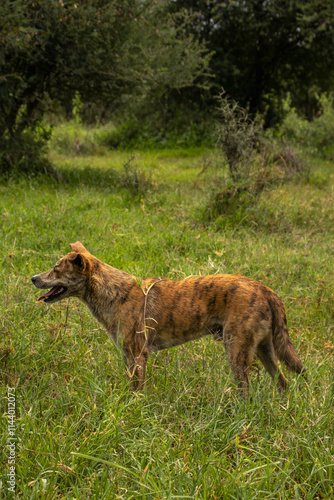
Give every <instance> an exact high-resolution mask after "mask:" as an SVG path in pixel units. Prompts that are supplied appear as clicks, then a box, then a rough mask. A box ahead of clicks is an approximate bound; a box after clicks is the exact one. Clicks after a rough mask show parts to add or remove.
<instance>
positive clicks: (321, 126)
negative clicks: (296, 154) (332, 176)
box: [278, 94, 334, 159]
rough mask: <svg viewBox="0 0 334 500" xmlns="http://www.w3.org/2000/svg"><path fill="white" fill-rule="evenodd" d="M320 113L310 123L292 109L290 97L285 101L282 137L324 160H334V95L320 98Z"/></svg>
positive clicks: (280, 134)
mask: <svg viewBox="0 0 334 500" xmlns="http://www.w3.org/2000/svg"><path fill="white" fill-rule="evenodd" d="M318 105H319V113H318V114H317V116H316V117H315V118H314V119H313V120H312V121H308V120H306V119H304V118H302V117H300V116H299V115H298V114H297V111H296V109H295V108H292V107H291V100H290V97H289V96H288V97H287V99H286V100H285V101H284V111H285V113H286V116H285V119H284V120H283V123H282V124H281V126H280V127H279V130H278V134H279V136H280V137H282V138H283V139H284V138H288V139H289V141H290V142H292V143H293V144H294V145H297V146H299V147H304V148H306V149H307V150H308V152H309V153H311V154H313V155H318V156H321V157H324V158H328V159H331V158H334V95H333V94H329V95H327V94H322V95H321V96H319V97H318Z"/></svg>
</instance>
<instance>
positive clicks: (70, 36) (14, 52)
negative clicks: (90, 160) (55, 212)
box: [0, 0, 209, 171]
mask: <svg viewBox="0 0 334 500" xmlns="http://www.w3.org/2000/svg"><path fill="white" fill-rule="evenodd" d="M0 18H1V22H2V25H3V29H2V32H1V39H0V106H1V113H0V137H1V141H0V149H1V151H2V150H4V149H5V150H6V151H9V152H10V155H11V158H10V161H8V158H7V156H6V155H2V154H1V155H0V164H1V170H2V171H9V170H10V169H11V168H12V165H13V164H15V165H20V164H21V156H22V154H21V150H20V148H17V147H15V146H16V145H17V144H19V143H20V142H21V140H22V137H23V134H24V133H25V131H26V130H27V129H29V128H30V130H31V131H32V133H31V134H32V136H33V134H34V132H35V130H36V127H38V126H39V123H40V122H41V119H42V117H43V115H44V112H45V108H46V105H47V103H48V102H50V100H51V103H52V102H55V101H58V102H60V103H62V105H63V106H64V107H65V108H66V109H67V111H68V113H70V111H71V110H72V103H73V102H74V109H75V110H76V112H77V113H76V118H77V117H78V113H80V108H81V104H82V103H89V102H94V103H95V104H98V105H100V106H102V105H103V106H104V107H105V108H108V107H112V108H113V111H114V112H115V111H116V110H117V109H118V110H120V109H123V110H124V107H126V108H127V109H129V108H130V107H132V108H136V107H137V106H139V105H140V106H144V105H145V103H147V102H150V103H151V105H152V103H156V102H157V101H161V100H163V98H164V95H165V94H166V93H167V92H169V91H170V90H171V89H179V88H183V87H187V86H189V85H193V84H194V83H195V81H196V79H197V78H198V77H199V76H200V75H202V74H203V73H205V71H206V66H207V64H208V57H209V56H208V55H207V54H206V52H205V50H204V47H203V45H202V44H200V43H199V42H198V41H196V40H194V39H193V38H194V37H193V36H190V35H188V34H187V33H186V27H187V25H188V24H189V22H191V17H190V16H189V15H187V14H186V13H185V14H184V15H183V14H178V13H176V14H175V15H171V14H168V12H166V8H165V2H154V1H145V2H142V1H140V0H138V1H132V0H127V1H125V2H123V1H122V2H120V1H119V0H112V1H109V0H108V1H107V0H92V1H91V2H79V3H78V2H76V1H75V0H68V1H66V2H62V1H58V0H37V1H36V2H31V1H26V0H14V2H13V1H12V0H4V1H3V2H1V5H0ZM37 145H38V144H37V143H36V144H35V146H33V147H34V148H35V150H37V149H38V148H37ZM31 168H33V165H31Z"/></svg>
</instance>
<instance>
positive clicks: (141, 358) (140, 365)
mask: <svg viewBox="0 0 334 500" xmlns="http://www.w3.org/2000/svg"><path fill="white" fill-rule="evenodd" d="M123 349H124V358H125V362H126V367H127V368H126V371H127V375H128V378H129V380H130V383H131V390H132V391H142V390H143V389H144V385H145V374H146V364H147V359H148V350H147V348H146V346H145V345H144V346H142V348H141V349H140V350H139V352H138V349H136V350H135V351H134V349H133V346H131V347H129V348H125V347H123Z"/></svg>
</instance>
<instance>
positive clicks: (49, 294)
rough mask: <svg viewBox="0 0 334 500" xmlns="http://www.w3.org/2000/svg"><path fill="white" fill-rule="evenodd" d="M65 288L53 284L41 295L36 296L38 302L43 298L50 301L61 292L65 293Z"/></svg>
mask: <svg viewBox="0 0 334 500" xmlns="http://www.w3.org/2000/svg"><path fill="white" fill-rule="evenodd" d="M66 290H67V288H66V287H65V286H54V287H53V288H51V290H49V291H48V292H47V293H45V294H44V295H41V296H40V297H39V298H38V302H39V301H40V300H44V302H51V301H52V300H54V299H58V297H60V296H61V295H62V294H63V293H65V292H66Z"/></svg>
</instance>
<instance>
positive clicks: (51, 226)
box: [0, 151, 334, 500]
mask: <svg viewBox="0 0 334 500" xmlns="http://www.w3.org/2000/svg"><path fill="white" fill-rule="evenodd" d="M210 156H211V158H212V161H215V160H216V159H217V161H218V160H219V158H217V157H216V153H215V152H211V155H210ZM127 159H128V153H124V152H123V153H122V152H119V151H113V152H109V153H108V152H107V153H106V154H105V156H95V157H90V156H75V157H73V156H71V157H67V156H66V155H55V153H53V157H52V161H53V162H54V163H55V165H56V166H57V168H58V171H59V172H60V174H61V176H62V178H63V181H62V182H57V180H56V179H55V178H48V177H46V176H42V175H39V176H32V177H31V178H30V179H29V178H28V177H20V178H16V179H13V178H12V179H9V180H8V181H7V182H4V181H3V180H2V181H1V186H0V189H1V197H0V218H1V225H2V238H1V239H0V251H1V256H2V258H1V260H0V276H1V279H0V290H1V297H2V300H1V302H0V333H1V335H0V379H1V382H2V388H1V414H2V418H1V419H0V456H1V463H2V464H3V466H2V468H1V471H0V482H1V481H2V482H1V483H0V484H1V486H0V488H1V490H0V496H1V497H2V496H4V498H6V493H7V491H5V487H6V485H7V482H6V481H7V476H6V472H8V466H7V458H8V454H7V450H8V447H7V444H8V429H7V419H6V416H5V415H6V411H7V399H6V395H7V391H6V386H9V387H15V388H16V409H15V411H16V436H17V443H18V444H17V447H16V450H17V461H16V496H17V497H22V498H47V499H48V500H56V499H59V498H78V499H79V498H87V499H92V500H93V499H94V500H97V499H105V500H108V499H114V498H115V499H117V498H118V499H124V500H135V499H139V498H140V499H147V500H153V499H155V498H164V499H172V498H173V497H174V498H175V497H178V498H191V499H194V500H201V499H204V498H207V499H212V500H214V499H222V498H227V499H229V498H245V499H246V498H247V499H248V498H257V499H260V500H262V499H263V500H264V499H265V500H267V499H268V498H278V499H281V500H283V499H292V498H298V497H299V498H303V499H305V500H306V499H309V500H311V499H315V498H319V499H320V498H333V496H334V491H333V484H334V476H333V460H334V456H333V446H332V443H333V440H334V434H333V429H334V425H333V424H334V422H333V418H334V415H333V383H334V380H333V371H332V364H333V352H334V350H333V339H332V333H333V320H334V317H333V314H334V291H333V265H332V263H333V255H334V248H333V227H334V210H333V196H332V193H333V176H332V173H333V164H332V163H328V162H324V161H322V160H321V159H318V160H317V162H316V163H317V165H316V168H317V169H318V171H319V173H320V174H321V175H322V176H324V177H325V178H326V179H327V185H326V186H324V187H322V188H321V189H320V188H319V187H317V186H314V185H313V184H308V185H306V184H299V185H295V184H293V183H287V184H283V185H280V186H279V187H278V188H276V186H273V189H271V190H270V191H263V193H262V196H261V198H260V200H259V204H258V205H257V206H255V207H253V209H252V210H249V211H248V212H247V213H245V212H243V213H242V214H241V213H240V212H238V211H236V212H234V213H233V214H232V216H231V217H229V218H227V217H220V218H217V219H215V220H213V221H212V222H210V223H208V222H206V224H205V225H203V224H202V223H201V221H200V209H201V207H202V206H203V204H207V203H208V200H209V199H210V197H211V190H210V189H208V184H207V183H208V182H209V181H210V179H208V178H207V176H200V177H199V176H198V174H199V172H200V169H201V163H202V157H201V155H197V156H196V155H195V156H190V155H188V156H185V155H184V156H182V157H181V156H179V155H178V154H175V152H174V154H170V153H168V152H167V151H156V152H154V151H150V154H147V153H141V154H138V157H136V167H137V168H138V169H139V170H144V171H147V172H148V173H149V174H150V175H151V176H152V178H153V181H154V182H156V183H158V186H157V188H156V189H154V190H153V191H151V192H149V193H148V196H147V197H146V198H145V200H144V201H143V202H142V203H132V201H131V197H129V196H128V190H127V189H126V188H123V189H122V190H120V189H119V185H118V178H116V176H115V171H117V172H119V173H120V174H122V173H123V171H124V163H125V162H126V161H127ZM208 173H209V172H207V174H208ZM115 180H116V182H115ZM76 239H79V240H80V241H82V242H83V243H84V244H85V246H86V247H87V248H88V249H89V250H90V251H92V253H93V254H95V255H96V256H97V257H99V258H100V259H101V260H103V261H105V262H108V263H110V264H111V265H113V266H115V267H117V268H120V269H124V270H125V271H128V272H130V273H134V274H135V275H136V276H138V277H140V276H141V277H144V276H166V277H169V278H173V279H175V278H180V277H184V276H189V275H191V274H196V275H198V274H201V275H204V274H209V273H211V274H214V273H238V274H243V275H246V276H249V277H252V278H255V279H257V280H259V281H262V282H264V283H266V284H267V285H268V286H270V287H271V288H272V289H274V290H275V291H276V292H277V293H279V295H280V296H281V297H282V299H283V300H284V302H285V305H286V309H287V318H288V326H289V330H290V334H291V337H292V340H293V342H294V344H295V345H296V347H297V348H298V351H299V353H300V356H301V358H302V359H303V361H304V362H305V365H306V367H307V369H308V371H309V383H308V384H306V383H305V382H303V381H301V380H299V379H298V377H295V376H294V375H293V374H289V375H288V378H289V380H290V386H289V389H288V391H287V393H286V394H285V395H283V396H281V397H280V396H279V395H278V394H277V393H276V391H275V389H274V386H273V384H272V383H271V382H270V381H269V377H268V375H266V374H265V373H264V370H263V369H262V368H261V369H259V367H258V366H257V365H254V368H253V370H252V387H251V395H252V398H251V399H250V400H242V399H240V398H239V397H238V392H237V387H236V386H235V384H234V380H233V378H232V376H231V372H230V370H229V368H228V363H227V360H226V358H225V355H224V347H223V345H222V343H217V342H214V341H213V340H212V339H210V338H206V339H203V340H201V341H199V342H192V343H189V344H186V345H184V346H181V347H179V348H175V349H169V350H166V351H161V352H158V353H154V354H152V355H151V356H150V358H149V362H148V380H147V387H146V391H145V392H144V393H143V394H141V395H131V394H130V393H129V391H128V386H127V381H126V377H125V373H124V364H123V359H122V357H121V356H120V354H119V352H118V351H117V350H116V349H115V348H114V346H113V345H112V343H111V342H110V341H109V340H108V337H107V335H106V333H105V332H104V330H103V329H102V328H100V327H99V326H98V324H97V323H96V321H95V320H94V319H93V318H92V317H91V315H90V314H89V312H88V311H87V310H86V309H85V308H84V306H83V305H82V304H80V302H79V301H76V300H75V299H73V300H69V301H68V302H63V303H59V304H57V305H55V306H51V307H47V306H46V305H45V304H41V303H40V302H39V303H37V301H36V298H37V297H38V295H39V293H38V291H37V290H35V289H34V287H33V286H32V284H31V281H30V278H31V276H32V275H34V274H36V273H38V272H41V271H43V270H46V269H49V268H50V267H51V266H52V265H53V264H54V263H55V262H56V260H58V259H59V258H60V257H61V255H63V254H65V253H66V252H67V251H68V250H69V246H68V243H70V242H73V241H75V240H76Z"/></svg>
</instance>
